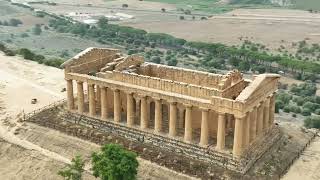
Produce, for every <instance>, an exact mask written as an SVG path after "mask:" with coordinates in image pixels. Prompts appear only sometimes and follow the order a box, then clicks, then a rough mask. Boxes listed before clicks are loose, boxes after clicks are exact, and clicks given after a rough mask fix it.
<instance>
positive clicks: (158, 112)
mask: <svg viewBox="0 0 320 180" xmlns="http://www.w3.org/2000/svg"><path fill="white" fill-rule="evenodd" d="M154 121H155V122H154V130H155V132H156V133H159V132H160V131H161V128H162V104H161V100H160V99H156V100H155V116H154Z"/></svg>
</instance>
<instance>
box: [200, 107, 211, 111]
mask: <svg viewBox="0 0 320 180" xmlns="http://www.w3.org/2000/svg"><path fill="white" fill-rule="evenodd" d="M199 109H200V110H201V111H209V108H206V107H199Z"/></svg>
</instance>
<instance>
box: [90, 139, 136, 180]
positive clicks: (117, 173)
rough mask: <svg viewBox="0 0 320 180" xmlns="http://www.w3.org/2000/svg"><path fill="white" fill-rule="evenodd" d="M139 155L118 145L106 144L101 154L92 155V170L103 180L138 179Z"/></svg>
mask: <svg viewBox="0 0 320 180" xmlns="http://www.w3.org/2000/svg"><path fill="white" fill-rule="evenodd" d="M138 165H139V164H138V161H137V155H136V154H135V153H133V152H130V151H127V150H125V149H124V148H123V147H122V146H120V145H117V144H106V145H104V146H103V147H102V148H101V152H98V153H97V152H94V153H93V154H92V170H93V175H94V176H95V177H100V178H101V179H102V180H133V179H136V175H137V168H138Z"/></svg>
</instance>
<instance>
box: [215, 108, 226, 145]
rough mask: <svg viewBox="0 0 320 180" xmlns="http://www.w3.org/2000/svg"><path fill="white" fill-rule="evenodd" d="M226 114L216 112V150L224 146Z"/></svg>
mask: <svg viewBox="0 0 320 180" xmlns="http://www.w3.org/2000/svg"><path fill="white" fill-rule="evenodd" d="M225 117H226V115H225V114H224V113H218V132H217V147H216V148H217V150H223V149H224V147H225V138H226V120H225Z"/></svg>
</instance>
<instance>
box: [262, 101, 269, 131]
mask: <svg viewBox="0 0 320 180" xmlns="http://www.w3.org/2000/svg"><path fill="white" fill-rule="evenodd" d="M269 125H270V99H269V98H268V99H267V100H266V101H265V103H264V109H263V129H264V130H266V129H268V128H269Z"/></svg>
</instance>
